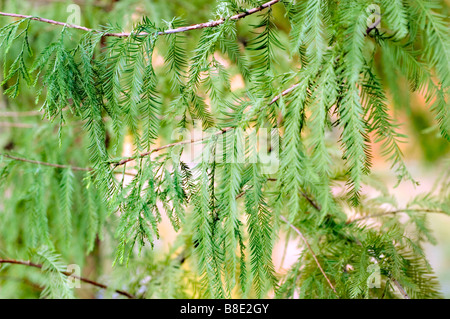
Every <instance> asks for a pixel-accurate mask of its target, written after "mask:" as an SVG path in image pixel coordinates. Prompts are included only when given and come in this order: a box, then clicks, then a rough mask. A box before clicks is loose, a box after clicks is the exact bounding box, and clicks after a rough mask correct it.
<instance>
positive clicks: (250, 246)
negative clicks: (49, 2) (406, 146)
mask: <svg viewBox="0 0 450 319" xmlns="http://www.w3.org/2000/svg"><path fill="white" fill-rule="evenodd" d="M125 2H126V3H131V2H132V1H125ZM265 2H266V3H265ZM445 3H446V2H445V1H428V0H404V1H400V0H395V1H385V0H381V1H380V0H377V1H374V0H367V1H366V0H360V1H353V0H342V1H332V0H301V1H298V0H297V1H288V0H284V1H277V0H272V1H270V2H267V1H257V0H242V1H237V0H222V1H217V3H216V6H215V8H214V6H213V5H211V8H212V13H211V14H210V16H209V17H206V20H200V21H196V22H193V21H190V22H191V23H192V22H193V23H204V24H199V25H197V26H196V27H194V28H191V29H190V28H187V29H185V28H184V27H185V26H187V25H189V24H187V22H185V21H184V20H183V19H181V18H173V19H172V20H163V19H159V20H155V21H152V20H151V19H150V18H148V17H145V18H142V19H141V20H140V21H139V22H138V23H136V24H135V25H134V26H133V27H132V31H131V32H128V33H127V32H125V31H124V30H122V29H121V27H122V26H119V25H116V24H106V23H107V22H108V21H106V20H105V21H97V22H99V23H101V24H104V26H100V24H98V25H97V26H91V27H92V28H94V29H88V30H79V28H78V29H77V28H75V27H74V26H73V25H66V26H64V23H62V24H59V25H52V24H49V23H48V21H47V22H46V21H42V20H41V19H40V18H38V17H35V16H33V17H31V16H28V17H17V16H16V17H11V16H9V17H8V16H4V17H1V20H0V21H1V23H2V28H1V29H0V42H1V60H2V70H3V73H4V76H3V83H2V85H3V88H4V93H5V95H7V97H8V99H7V100H6V101H7V107H9V109H8V108H6V109H5V110H4V111H5V112H7V111H9V112H18V111H20V112H21V114H24V113H22V112H31V113H32V112H36V111H38V112H37V114H40V115H38V117H39V116H40V119H39V121H40V123H39V122H30V123H31V124H30V123H29V124H28V125H31V129H30V128H22V129H14V130H9V131H7V132H6V131H5V132H6V133H5V134H4V138H3V139H2V141H1V142H2V143H4V144H3V145H2V147H3V149H2V150H1V154H0V180H1V183H0V189H1V192H0V234H1V235H0V249H1V250H0V258H3V259H7V258H14V259H22V260H31V261H33V262H35V263H39V265H41V266H42V267H41V270H40V271H35V270H32V269H30V268H29V267H23V266H14V265H11V264H10V263H9V264H8V263H2V265H0V267H2V268H0V271H1V272H2V273H4V274H10V275H11V276H12V275H14V276H16V277H17V276H19V277H20V278H27V280H28V281H32V282H37V283H38V284H39V286H42V287H43V288H44V289H43V291H42V294H41V297H45V298H47V297H56V298H65V297H72V296H73V295H74V291H73V289H71V288H70V287H69V286H68V285H67V274H65V271H66V269H65V268H64V264H73V263H76V264H78V265H80V266H81V267H82V268H83V267H85V266H86V267H87V266H88V265H91V266H92V265H93V264H94V268H95V267H97V271H102V270H103V269H104V268H105V267H99V266H98V263H99V261H98V260H99V259H102V260H106V261H107V262H108V263H109V265H113V267H114V269H115V270H114V272H113V275H112V277H111V278H106V277H103V279H104V280H107V282H108V283H109V285H110V287H114V288H117V289H126V290H128V291H129V292H130V293H132V294H133V295H135V296H137V297H146V298H159V297H170V298H180V297H186V298H196V297H208V298H230V297H256V298H262V297H279V298H292V297H300V298H403V297H406V298H436V297H440V296H441V294H440V287H439V284H438V282H437V280H436V278H435V276H434V274H433V270H432V269H431V266H430V265H429V263H428V261H427V259H426V256H425V254H424V252H423V247H424V244H425V243H426V242H431V243H433V242H434V238H433V235H432V234H431V233H430V231H429V229H428V226H427V214H428V213H432V212H437V213H445V214H450V174H449V173H450V171H447V172H446V173H444V174H442V178H441V179H440V181H439V183H438V185H437V186H436V189H434V190H433V191H432V192H430V193H429V194H423V195H421V196H419V197H417V198H414V199H413V200H412V201H411V202H410V203H409V204H408V205H407V206H406V207H402V206H399V205H398V203H397V201H396V199H395V198H394V197H393V196H392V195H391V194H390V193H389V190H388V189H387V188H386V187H385V186H384V185H383V183H380V182H379V181H378V180H377V179H376V177H374V176H372V175H371V160H372V156H373V152H374V151H373V150H372V149H371V146H372V145H374V143H380V145H381V151H382V155H383V156H384V158H385V159H386V160H387V161H389V163H390V164H391V169H392V174H395V175H396V176H397V177H398V182H399V183H417V181H416V180H415V178H414V174H411V173H410V172H409V171H408V168H407V166H406V165H405V162H404V158H403V155H402V152H401V148H400V147H399V143H402V142H406V141H407V140H408V137H407V136H404V135H402V134H400V133H399V132H398V126H399V124H398V123H397V122H396V119H395V116H394V115H393V114H394V112H391V110H390V108H396V107H397V108H403V109H404V108H408V107H409V106H408V102H407V101H408V99H409V98H410V96H412V95H411V94H417V93H418V94H421V95H423V96H424V97H425V99H426V103H427V104H428V106H429V110H430V112H431V113H432V114H433V116H434V118H435V124H436V127H437V130H438V132H439V134H440V135H441V138H442V139H444V140H446V141H447V142H448V141H450V113H449V107H448V92H449V84H450V72H449V68H450V42H449V39H450V32H449V30H450V28H449V23H448V19H447V16H446V14H447V13H448V8H447V7H446V6H445ZM123 8H127V7H126V6H125V5H124V7H123ZM377 8H379V9H380V10H381V15H379V14H377ZM16 13H23V12H16ZM23 14H24V13H23ZM44 14H45V12H43V15H44ZM372 17H373V18H372ZM45 18H52V16H50V14H45ZM190 18H192V19H193V18H196V19H201V18H204V17H202V16H201V15H200V14H199V16H198V17H190ZM207 19H210V20H209V22H207V21H208V20H207ZM39 20H41V21H39ZM83 21H84V20H83ZM281 24H282V25H283V26H284V28H285V30H280V25H281ZM286 30H287V31H286ZM174 31H175V32H174ZM161 58H162V59H163V62H160V61H159V60H158V59H161ZM158 61H159V62H158ZM236 77H237V78H241V79H242V82H243V88H241V89H234V88H232V85H231V82H232V81H231V79H235V78H236ZM405 81H407V83H408V90H409V93H405V89H404V86H403V83H404V82H405ZM414 92H415V93H414ZM34 102H35V103H36V104H34ZM33 105H35V106H34V107H33ZM39 112H40V113H39ZM13 118H14V117H13ZM11 123H12V124H14V121H11ZM199 123H200V124H199ZM199 130H202V131H204V132H209V134H208V133H205V134H204V135H203V136H200V138H197V137H195V136H194V134H192V136H188V134H186V132H194V131H195V132H198V131H199ZM248 132H253V133H248ZM2 134H3V133H2ZM264 134H265V135H264ZM261 136H264V138H261ZM263 139H264V140H267V141H268V142H267V143H266V144H264V143H263V145H260V144H258V143H256V141H257V140H263ZM125 141H126V143H125ZM128 144H132V155H131V156H124V155H123V152H122V151H123V147H124V145H125V146H126V145H128ZM194 145H195V147H198V146H199V145H201V147H200V148H201V151H199V152H191V151H192V150H193V147H194ZM264 148H265V149H264ZM266 149H267V150H266ZM186 152H187V153H189V154H192V157H191V158H189V156H188V157H186V156H185V153H186ZM267 158H271V159H272V161H269V162H267ZM367 186H370V187H374V188H376V189H377V190H378V191H379V192H378V194H379V196H376V197H368V196H366V195H365V193H364V188H365V187H367ZM349 216H353V217H351V218H350V217H349ZM355 216H356V217H355ZM405 216H407V217H408V218H404V217H405ZM352 218H353V219H352ZM163 220H168V221H169V222H170V224H171V226H172V227H173V230H174V231H176V232H177V234H178V235H177V238H176V240H175V241H174V242H173V244H172V246H171V249H170V250H169V251H168V252H166V253H165V254H164V255H163V256H161V255H159V254H154V253H152V251H153V249H156V247H154V246H156V245H159V241H158V239H159V238H160V232H161V229H160V224H161V222H162V221H163ZM368 221H370V222H369V223H368ZM282 231H284V232H282ZM282 233H284V234H286V233H287V234H288V236H289V237H290V238H296V237H298V238H300V241H299V242H300V245H301V247H302V250H301V254H300V255H299V256H298V260H297V261H296V262H295V263H294V264H293V266H292V267H291V269H289V270H288V271H287V273H285V274H280V273H277V271H276V269H275V267H274V265H273V261H272V251H273V247H274V244H275V242H276V240H277V239H278V238H279V236H280V234H282ZM100 247H101V248H102V249H101V253H100V252H99V249H100ZM19 268H20V269H19ZM35 268H37V267H35ZM373 269H377V271H376V272H375V273H374V272H373ZM97 271H94V272H93V273H92V272H91V273H90V275H91V276H92V275H95V274H96V272H97ZM114 274H115V275H114ZM374 274H375V275H379V279H380V282H379V285H378V287H376V288H373V287H372V286H371V285H369V284H368V283H369V282H370V281H371V280H372V279H373V276H374ZM97 275H98V277H99V278H101V273H100V274H98V273H97ZM1 285H3V286H4V287H5V289H4V290H3V291H2V294H4V295H5V296H8V293H7V291H10V292H11V295H10V296H11V297H20V296H23V297H30V296H35V292H34V291H33V290H32V289H31V288H27V289H18V287H22V285H23V283H22V282H21V281H20V280H19V281H17V280H16V281H14V280H7V279H5V280H4V281H2V282H1ZM30 289H31V290H30ZM38 291H39V289H38ZM21 294H22V295H21ZM75 295H76V293H75Z"/></svg>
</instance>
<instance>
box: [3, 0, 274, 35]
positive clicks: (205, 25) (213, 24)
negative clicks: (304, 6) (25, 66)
mask: <svg viewBox="0 0 450 319" xmlns="http://www.w3.org/2000/svg"><path fill="white" fill-rule="evenodd" d="M277 2H280V0H271V1H269V2H266V3H264V4H262V5H261V6H259V7H256V8H253V9H250V10H247V11H245V12H242V13H239V14H235V15H233V16H231V17H229V18H228V20H240V19H242V18H245V17H247V16H249V15H251V14H254V13H256V12H259V11H262V10H264V9H266V8H269V7H270V6H272V5H274V4H276V3H277ZM0 16H6V17H13V18H22V19H30V20H34V21H39V22H44V23H48V24H53V25H60V26H64V27H66V28H72V29H78V30H82V31H86V32H96V33H103V32H101V31H99V30H94V29H89V28H86V27H83V26H79V25H75V24H67V23H64V22H60V21H55V20H50V19H45V18H39V17H35V16H30V15H23V14H16V13H7V12H0ZM225 21H226V19H224V18H221V19H219V20H216V21H210V22H204V23H199V24H194V25H190V26H186V27H180V28H176V29H169V30H164V31H160V32H158V35H166V34H172V33H179V32H186V31H190V30H197V29H204V28H212V27H216V26H218V25H221V24H223V23H224V22H225ZM131 34H132V33H129V32H121V33H111V32H107V33H103V36H106V37H129V36H130V35H131ZM147 34H148V33H140V34H139V35H147Z"/></svg>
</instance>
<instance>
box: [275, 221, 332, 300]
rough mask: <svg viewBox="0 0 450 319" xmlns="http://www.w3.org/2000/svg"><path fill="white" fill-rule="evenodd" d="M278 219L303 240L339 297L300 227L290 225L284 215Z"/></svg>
mask: <svg viewBox="0 0 450 319" xmlns="http://www.w3.org/2000/svg"><path fill="white" fill-rule="evenodd" d="M280 219H281V220H282V221H283V222H285V223H286V224H287V225H288V226H289V227H291V228H292V229H293V230H294V231H295V232H296V233H297V234H298V235H299V236H300V237H301V238H302V240H303V242H304V243H305V245H306V247H308V250H309V252H310V253H311V255H312V256H313V258H314V260H315V262H316V264H317V267H319V269H320V272H321V273H322V275H323V276H324V277H325V279H326V280H327V282H328V284H329V285H330V287H331V289H332V290H333V291H334V293H335V294H336V296H338V297H339V294H338V293H337V291H336V288H334V286H333V284H332V283H331V281H330V279H329V278H328V276H327V274H326V273H325V271H324V270H323V268H322V265H320V262H319V260H318V259H317V256H316V254H315V253H314V251H313V249H312V248H311V246H310V245H309V243H308V240H307V239H306V237H305V236H304V235H303V233H302V232H301V231H300V229H298V228H297V227H295V226H294V225H292V224H291V223H290V222H289V221H288V220H287V219H286V218H285V217H284V216H280Z"/></svg>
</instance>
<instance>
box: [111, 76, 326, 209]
mask: <svg viewBox="0 0 450 319" xmlns="http://www.w3.org/2000/svg"><path fill="white" fill-rule="evenodd" d="M297 86H298V83H297V84H294V85H292V86H291V87H290V88H288V89H286V90H284V91H283V92H281V93H280V94H279V95H277V96H276V97H274V98H273V99H272V100H271V101H270V102H269V104H268V105H272V104H273V103H275V102H276V101H278V100H279V99H280V97H281V96H284V95H286V94H289V93H290V92H292V91H293V90H294V89H295V88H296V87H297ZM233 129H234V127H226V128H224V129H222V130H221V131H218V132H217V133H215V134H214V135H221V134H225V133H226V132H228V131H231V130H233ZM207 138H209V136H207V137H202V138H199V139H196V140H189V141H182V142H176V143H171V144H167V145H164V146H161V147H157V148H155V149H153V150H150V151H148V152H145V153H141V154H139V155H138V156H130V157H127V158H125V159H122V160H120V161H118V162H111V164H114V167H117V166H120V165H123V164H126V163H128V162H131V161H133V160H135V159H136V158H143V157H145V156H148V155H150V154H152V153H155V152H159V151H162V150H164V149H166V148H170V147H174V146H179V145H186V144H195V143H200V142H203V141H204V140H206V139H207ZM314 206H315V205H314ZM315 207H316V206H315ZM316 208H317V207H316ZM318 210H320V208H319V209H318Z"/></svg>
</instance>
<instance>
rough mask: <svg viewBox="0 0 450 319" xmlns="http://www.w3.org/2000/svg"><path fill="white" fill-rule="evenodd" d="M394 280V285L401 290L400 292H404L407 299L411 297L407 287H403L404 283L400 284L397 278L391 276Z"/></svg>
mask: <svg viewBox="0 0 450 319" xmlns="http://www.w3.org/2000/svg"><path fill="white" fill-rule="evenodd" d="M390 278H391V280H392V282H393V283H394V285H395V286H396V287H397V289H398V290H399V291H400V293H401V294H402V296H403V298H405V299H411V298H409V296H408V294H407V293H406V291H405V288H403V286H402V285H400V283H399V282H398V281H397V279H395V278H393V277H390Z"/></svg>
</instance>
